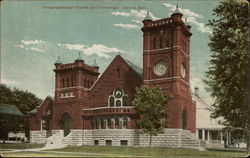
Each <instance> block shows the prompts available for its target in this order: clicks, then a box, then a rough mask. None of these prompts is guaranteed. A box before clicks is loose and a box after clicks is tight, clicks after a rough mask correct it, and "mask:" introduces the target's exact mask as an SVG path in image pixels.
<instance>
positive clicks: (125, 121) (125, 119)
mask: <svg viewBox="0 0 250 158" xmlns="http://www.w3.org/2000/svg"><path fill="white" fill-rule="evenodd" d="M122 124H123V125H122V127H123V128H124V129H127V128H128V118H127V117H124V118H123V123H122Z"/></svg>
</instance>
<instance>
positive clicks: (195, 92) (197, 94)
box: [194, 87, 199, 96]
mask: <svg viewBox="0 0 250 158" xmlns="http://www.w3.org/2000/svg"><path fill="white" fill-rule="evenodd" d="M194 94H195V95H196V96H199V87H194Z"/></svg>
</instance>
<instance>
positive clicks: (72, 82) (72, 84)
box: [71, 77, 74, 87]
mask: <svg viewBox="0 0 250 158" xmlns="http://www.w3.org/2000/svg"><path fill="white" fill-rule="evenodd" d="M73 86H74V79H73V77H71V87H73Z"/></svg>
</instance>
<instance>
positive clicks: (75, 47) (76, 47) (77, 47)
mask: <svg viewBox="0 0 250 158" xmlns="http://www.w3.org/2000/svg"><path fill="white" fill-rule="evenodd" d="M58 46H64V47H66V48H68V49H70V50H78V51H83V50H84V47H85V45H82V44H60V43H58Z"/></svg>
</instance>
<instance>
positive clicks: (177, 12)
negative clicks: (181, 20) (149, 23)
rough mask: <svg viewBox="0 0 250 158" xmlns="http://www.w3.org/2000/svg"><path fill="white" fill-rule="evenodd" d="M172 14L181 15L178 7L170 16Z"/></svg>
mask: <svg viewBox="0 0 250 158" xmlns="http://www.w3.org/2000/svg"><path fill="white" fill-rule="evenodd" d="M174 14H181V15H183V14H182V13H181V11H180V10H179V7H178V5H176V9H175V11H174V12H173V14H172V15H174Z"/></svg>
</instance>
